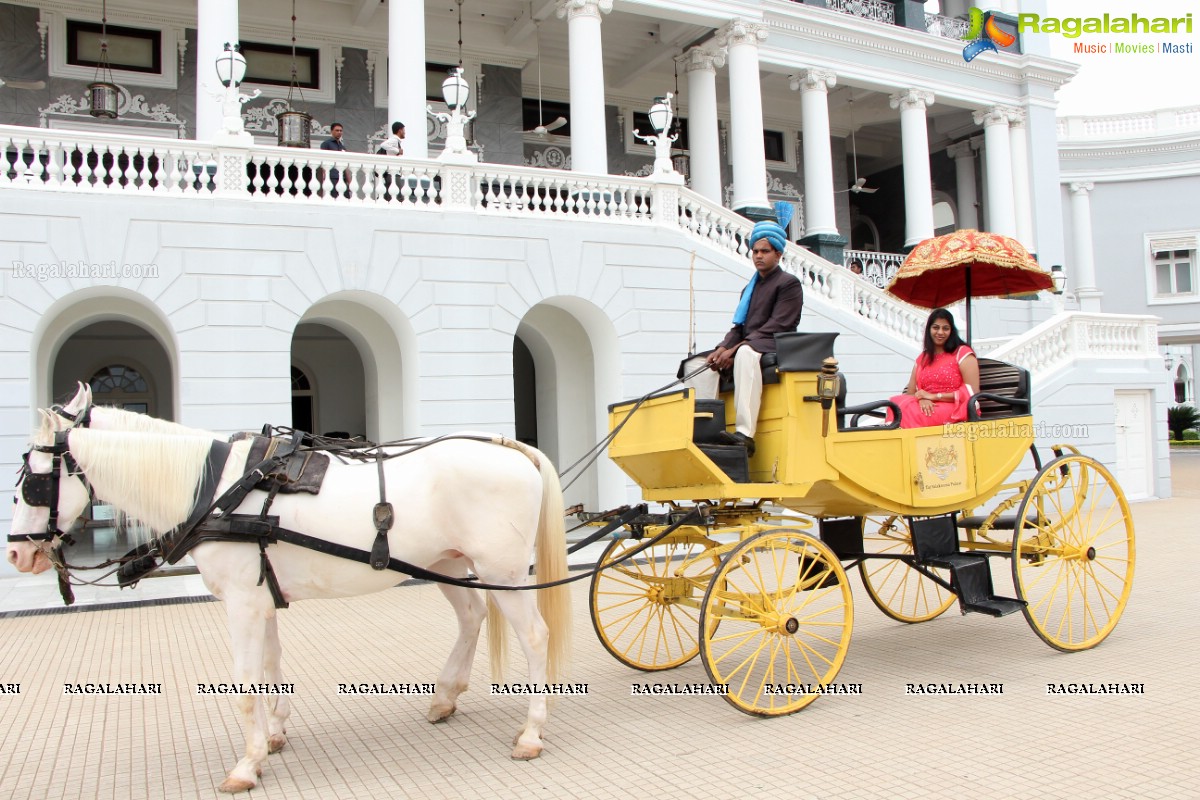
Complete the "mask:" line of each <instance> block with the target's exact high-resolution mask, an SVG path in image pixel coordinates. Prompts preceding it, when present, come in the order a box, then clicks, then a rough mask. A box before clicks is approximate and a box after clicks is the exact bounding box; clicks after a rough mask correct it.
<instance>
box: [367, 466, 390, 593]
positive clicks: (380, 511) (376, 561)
mask: <svg viewBox="0 0 1200 800" xmlns="http://www.w3.org/2000/svg"><path fill="white" fill-rule="evenodd" d="M375 465H376V468H377V470H378V472H379V502H378V503H376V504H375V510H374V512H373V514H372V517H373V519H374V521H375V542H374V543H373V544H372V545H371V569H373V570H377V571H378V570H384V569H387V568H388V562H389V560H390V556H391V550H390V549H389V547H388V531H390V530H391V529H392V523H393V522H394V521H395V514H394V512H393V511H392V504H391V503H389V502H388V501H387V486H386V485H385V483H384V479H383V450H382V449H379V450H376V451H375Z"/></svg>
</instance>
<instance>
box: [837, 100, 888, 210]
mask: <svg viewBox="0 0 1200 800" xmlns="http://www.w3.org/2000/svg"><path fill="white" fill-rule="evenodd" d="M846 105H847V107H848V108H849V110H850V153H851V155H852V160H853V162H854V183H852V184H851V185H850V188H848V189H843V190H842V191H846V192H854V194H859V193H860V192H861V193H863V194H875V192H877V191H879V190H878V189H872V188H870V187H869V186H867V179H866V177H862V178H860V177H858V142H857V141H856V140H855V138H854V95H850V97H848V98H846Z"/></svg>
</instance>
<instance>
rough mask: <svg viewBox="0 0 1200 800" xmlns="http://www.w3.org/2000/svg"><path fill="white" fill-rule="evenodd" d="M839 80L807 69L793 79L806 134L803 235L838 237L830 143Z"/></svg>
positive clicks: (792, 84) (822, 71) (793, 87)
mask: <svg viewBox="0 0 1200 800" xmlns="http://www.w3.org/2000/svg"><path fill="white" fill-rule="evenodd" d="M836 84H837V76H836V75H835V74H834V73H832V72H829V71H828V70H822V69H806V70H804V71H802V72H801V73H800V74H799V75H795V76H793V77H792V79H791V82H790V85H791V87H792V89H793V90H795V89H799V90H800V117H801V124H802V125H803V131H804V235H805V237H808V236H812V235H814V234H835V235H836V234H837V232H838V230H837V214H836V212H835V210H834V208H835V207H834V203H833V152H832V150H831V144H830V141H829V90H830V89H832V88H833V87H834V86H835V85H836Z"/></svg>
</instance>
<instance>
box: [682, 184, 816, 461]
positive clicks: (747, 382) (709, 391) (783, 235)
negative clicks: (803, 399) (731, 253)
mask: <svg viewBox="0 0 1200 800" xmlns="http://www.w3.org/2000/svg"><path fill="white" fill-rule="evenodd" d="M780 205H781V206H784V208H779V207H777V209H776V211H777V213H778V214H779V218H780V219H779V222H769V221H765V222H759V223H758V224H756V225H755V226H754V230H753V231H752V232H751V234H750V238H749V244H750V256H751V258H752V259H753V261H754V269H755V273H754V275H753V276H751V278H750V283H749V284H747V286H746V288H745V289H743V290H742V297H741V301H740V302H739V303H738V306H737V310H736V311H735V312H734V314H733V327H732V328H730V330H729V333H727V334H726V335H725V338H724V339H723V340H722V341H721V343H720V344H719V345H717V347H716V349H714V350H710V351H709V352H707V353H700V354H699V355H696V356H693V357H691V358H689V359H687V360H686V361H684V364H683V367H682V368H681V370H680V377H683V376H684V375H688V374H690V373H692V372H695V371H696V370H699V369H702V368H703V367H704V366H707V367H708V369H707V370H704V371H702V372H700V373H699V374H698V375H696V376H694V377H692V378H690V379H688V380H687V381H686V383H687V385H688V386H690V387H692V388H693V389H695V390H696V397H697V398H698V399H705V398H715V397H717V393H718V389H719V386H720V373H721V372H729V371H731V370H732V372H733V404H734V408H735V409H736V410H737V421H736V426H735V432H734V433H732V434H730V433H724V434H722V435H723V437H724V442H725V443H726V444H738V445H743V446H745V448H746V453H747V455H754V432H755V430H756V429H757V427H758V410H759V406H760V405H761V404H762V364H761V362H762V357H763V355H764V354H765V353H774V352H775V334H777V333H786V332H791V331H794V330H796V326H797V325H799V324H800V312H801V311H802V310H803V308H804V289H803V288H802V287H801V286H800V279H799V278H797V277H796V276H795V275H793V274H791V273H790V272H784V270H783V268H782V267H780V266H779V260H780V259H781V258H782V257H783V251H784V248H785V247H786V246H787V232H786V231H785V230H784V228H785V227H786V226H787V224H788V221H789V220H790V218H791V213H790V210H791V207H790V206H787V205H786V204H780ZM784 209H786V210H784Z"/></svg>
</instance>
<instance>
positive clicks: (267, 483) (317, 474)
mask: <svg viewBox="0 0 1200 800" xmlns="http://www.w3.org/2000/svg"><path fill="white" fill-rule="evenodd" d="M290 443H291V440H290V439H285V438H267V437H266V436H254V437H253V443H252V444H251V445H250V455H249V456H247V457H246V467H247V469H249V468H250V467H252V466H253V465H255V464H258V463H261V462H262V461H264V460H266V459H268V458H270V457H271V456H273V455H275V451H277V450H278V449H279V448H280V447H282V446H284V445H287V444H290ZM297 458H300V459H303V460H304V463H303V466H301V468H300V476H299V477H298V478H296V479H295V480H289V478H288V473H289V472H293V474H294V470H292V469H291V463H292V461H293V459H297ZM328 469H329V456H327V455H326V454H325V453H314V452H313V451H311V450H300V451H298V452H295V453H293V454H292V455H291V457H290V458H289V459H288V463H287V464H286V465H284V466H283V467H280V468H278V469H276V470H275V471H274V472H272V473H270V474H269V475H268V476H267V477H266V478H263V479H262V480H261V481H259V482H258V483H257V484H256V485H255V487H254V488H256V489H261V490H263V491H264V492H265V491H269V490H270V488H271V484H272V483H273V482H276V481H277V482H279V484H280V489H279V492H280V494H299V493H300V492H308V493H309V494H318V493H319V492H320V491H321V484H322V483H323V482H324V481H325V471H326V470H328Z"/></svg>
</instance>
